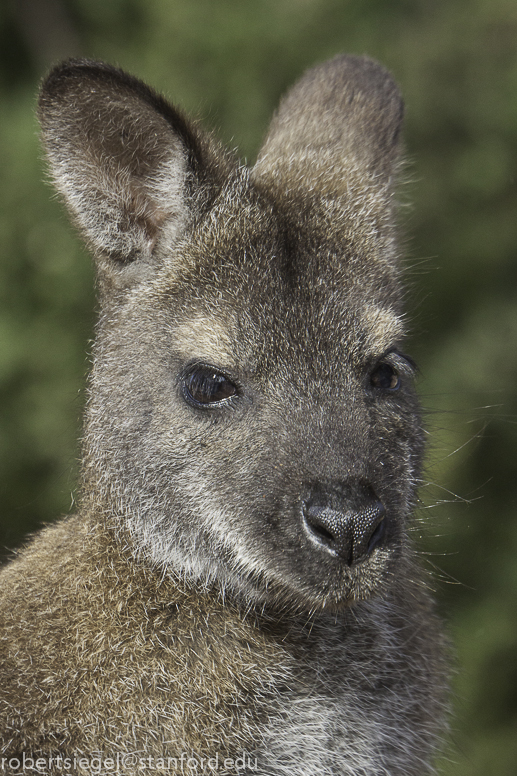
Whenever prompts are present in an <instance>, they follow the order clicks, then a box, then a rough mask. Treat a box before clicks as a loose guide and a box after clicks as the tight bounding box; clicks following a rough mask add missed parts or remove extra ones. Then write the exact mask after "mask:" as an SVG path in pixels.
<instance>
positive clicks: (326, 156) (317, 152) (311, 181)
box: [254, 55, 404, 198]
mask: <svg viewBox="0 0 517 776" xmlns="http://www.w3.org/2000/svg"><path fill="white" fill-rule="evenodd" d="M403 112H404V109H403V102H402V99H401V96H400V93H399V90H398V87H397V85H396V84H395V82H394V81H393V79H392V77H391V75H390V74H389V73H388V72H387V71H386V70H385V69H384V68H383V67H382V66H381V65H379V64H378V63H377V62H374V61H373V60H371V59H368V58H366V57H355V56H346V55H341V56H338V57H335V58H334V59H332V60H330V61H329V62H325V63H324V64H322V65H319V66H317V67H314V68H312V69H311V70H309V71H307V73H306V74H305V75H304V76H303V77H302V78H301V79H300V81H298V83H297V84H295V86H294V87H293V88H292V89H291V90H290V91H289V92H288V93H287V95H286V96H285V97H284V99H283V100H282V102H281V103H280V107H279V109H278V111H277V113H276V115H275V116H274V118H273V120H272V122H271V126H270V129H269V132H268V134H267V136H266V139H265V142H264V144H263V147H262V150H261V152H260V154H259V157H258V160H257V163H256V165H255V168H254V177H255V179H256V180H257V182H260V181H266V182H267V185H272V186H275V187H276V188H277V189H279V190H281V191H282V192H283V193H284V194H285V193H293V194H294V195H295V196H296V195H297V194H298V193H299V192H305V193H306V194H308V195H309V196H310V195H311V194H312V195H316V196H318V195H319V196H322V197H341V196H348V197H351V196H352V197H353V196H354V195H355V196H356V197H363V198H364V197H365V196H366V197H368V193H371V194H372V195H374V196H378V195H379V192H382V191H383V190H386V189H387V188H389V187H390V183H391V179H392V176H393V173H394V171H395V169H396V166H397V160H398V157H399V137H400V130H401V126H402V119H403Z"/></svg>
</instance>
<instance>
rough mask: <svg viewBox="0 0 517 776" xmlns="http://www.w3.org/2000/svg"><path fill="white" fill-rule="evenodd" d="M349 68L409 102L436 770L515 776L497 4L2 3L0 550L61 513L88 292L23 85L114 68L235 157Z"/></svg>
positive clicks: (516, 43)
mask: <svg viewBox="0 0 517 776" xmlns="http://www.w3.org/2000/svg"><path fill="white" fill-rule="evenodd" d="M341 51H346V52H351V53H357V54H369V55H370V56H372V57H375V58H376V59H378V60H380V61H381V62H383V63H384V64H385V65H386V66H387V67H388V68H389V69H390V70H391V71H392V72H393V74H394V75H395V77H396V79H397V80H398V82H399V84H400V86H401V88H402V91H403V94H404V97H405V100H406V105H407V117H406V146H407V159H408V164H407V168H406V178H407V182H406V183H405V185H404V187H403V188H402V191H401V199H402V202H403V208H402V218H401V220H402V226H403V232H404V235H405V253H406V259H405V262H406V265H407V278H408V310H409V313H410V317H409V320H410V323H411V330H412V335H411V342H410V343H409V345H408V348H407V350H408V352H411V354H412V355H413V356H414V357H415V358H416V360H417V362H418V363H419V365H420V369H421V376H420V381H419V382H420V392H421V395H422V401H423V405H424V408H425V417H426V426H427V429H428V431H429V455H428V462H427V469H426V473H425V482H424V485H423V487H422V493H421V496H422V507H421V509H420V510H419V513H418V523H417V525H416V527H415V536H416V539H417V542H418V546H419V549H420V551H421V553H422V556H423V561H424V563H425V564H426V565H427V566H428V567H429V569H430V570H431V572H432V574H433V578H434V584H435V587H436V589H437V593H438V598H439V606H440V610H441V611H442V613H443V616H444V617H445V619H446V621H447V623H448V629H449V632H450V634H451V638H452V641H453V643H454V650H455V656H456V657H455V663H456V668H455V675H454V716H453V719H452V728H451V743H450V746H449V747H448V749H447V751H446V752H445V754H444V757H443V758H442V760H441V761H440V764H439V765H440V773H441V774H442V775H443V776H453V775H454V776H467V775H468V776H492V775H493V776H515V774H517V520H516V516H517V515H516V490H517V471H516V462H517V454H516V451H517V407H516V404H517V392H516V384H517V352H516V343H517V296H516V290H517V255H516V253H517V207H516V206H517V188H516V172H517V3H516V2H515V0H368V2H364V0H249V1H247V0H3V2H2V4H1V5H0V103H1V104H0V181H1V186H0V298H1V301H0V394H1V400H0V491H1V496H0V499H1V500H0V503H1V515H0V528H1V531H0V547H1V548H2V549H3V548H6V547H14V546H16V545H17V544H19V543H20V542H21V540H22V538H23V536H24V535H25V534H26V533H27V532H30V531H33V530H35V529H36V528H37V527H38V526H40V525H41V524H42V523H44V522H48V521H50V520H53V519H55V517H56V516H58V515H60V514H63V513H66V512H68V511H69V510H70V509H73V500H74V496H73V493H74V488H75V482H76V475H77V463H76V462H77V456H78V446H77V439H78V436H79V435H80V417H81V413H82V407H83V402H84V381H85V375H86V373H87V370H88V357H87V352H88V341H89V339H90V338H91V336H92V326H93V321H94V310H95V299H94V294H93V289H92V277H93V274H92V268H91V265H90V260H89V258H88V256H87V254H86V252H85V250H84V249H83V248H82V247H81V245H80V244H79V242H78V240H77V239H76V236H75V234H74V232H73V230H72V229H71V227H70V226H69V224H68V220H67V217H66V214H65V213H64V210H63V208H62V207H61V206H60V204H59V203H58V202H57V201H56V200H55V197H54V196H53V192H52V190H51V188H50V186H49V185H48V184H47V183H45V182H44V177H45V176H44V166H43V164H42V161H41V153H40V150H39V147H38V139H37V127H36V123H35V120H34V106H35V94H36V91H37V87H38V82H39V80H40V78H41V77H42V75H43V74H44V73H45V71H46V70H47V69H48V67H49V66H50V65H51V64H52V63H54V62H56V61H58V60H60V59H62V58H65V57H68V56H88V57H95V58H99V59H105V60H107V61H109V62H112V63H116V64H119V65H120V66H121V67H123V68H125V69H127V70H129V71H131V72H133V73H134V74H135V75H138V76H139V77H140V78H142V79H144V80H146V81H148V82H149V83H150V84H152V85H153V86H154V87H156V88H157V89H159V90H161V91H163V92H164V93H165V94H166V95H167V96H168V97H169V98H170V99H171V100H172V101H173V102H175V103H176V104H178V105H179V106H181V107H183V108H184V109H185V110H186V111H187V112H189V113H190V114H193V115H194V116H196V117H198V118H200V119H201V120H202V121H203V123H204V124H205V125H206V126H207V127H209V128H212V129H214V131H216V132H217V134H218V135H219V136H220V137H221V138H222V140H223V141H224V142H225V143H226V144H229V145H230V146H231V147H237V148H238V149H239V150H238V153H239V154H240V156H241V158H242V159H243V160H249V161H250V162H252V161H253V160H254V157H255V155H256V152H257V149H258V147H259V145H260V141H261V138H262V136H263V135H264V132H265V130H266V127H267V124H268V120H269V118H270V116H271V113H272V111H273V110H274V108H275V106H276V104H277V102H278V99H279V97H280V95H281V94H282V92H283V91H284V90H285V89H286V88H287V87H288V86H289V85H290V84H292V82H293V81H294V80H295V79H296V78H297V77H298V76H299V75H300V74H301V73H302V72H303V70H304V69H305V68H307V67H308V66H310V65H312V64H314V63H316V62H318V61H321V60H324V59H326V58H329V57H332V56H333V55H334V54H336V53H338V52H341Z"/></svg>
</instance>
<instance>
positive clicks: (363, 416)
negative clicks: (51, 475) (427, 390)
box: [0, 56, 446, 776]
mask: <svg viewBox="0 0 517 776" xmlns="http://www.w3.org/2000/svg"><path fill="white" fill-rule="evenodd" d="M38 115H39V120H40V123H41V128H42V137H43V143H44V146H45V149H46V152H47V156H48V162H49V166H50V170H51V173H52V176H53V178H54V181H55V185H56V188H57V190H58V192H59V193H60V195H61V196H62V198H63V200H64V203H65V205H66V206H67V208H68V210H69V212H70V215H71V217H72V219H73V221H74V223H75V224H76V225H77V227H78V228H79V230H80V232H81V233H82V235H83V237H84V239H85V240H86V242H87V244H88V245H89V246H90V248H91V250H92V253H93V255H94V257H95V261H96V269H97V283H98V290H99V300H100V316H99V320H98V324H97V329H96V337H95V343H94V346H93V368H92V372H91V375H90V379H89V388H88V404H87V409H86V416H85V431H84V437H83V459H82V483H81V498H80V504H81V511H80V512H79V513H78V514H77V515H75V516H72V517H70V518H67V519H66V520H64V521H62V522H60V523H58V524H56V526H53V527H51V528H47V529H46V530H45V531H43V532H42V533H41V534H40V535H39V536H38V537H36V538H34V539H33V541H32V543H31V544H30V545H28V546H27V548H26V549H24V550H23V551H21V552H20V553H19V555H18V557H17V558H16V560H14V561H13V562H12V563H11V564H10V565H9V566H8V567H7V568H5V569H4V570H3V572H2V576H3V583H4V584H3V589H2V593H1V594H0V622H1V624H2V626H3V635H2V637H1V639H2V641H1V642H0V646H1V651H0V661H1V665H2V671H3V676H4V677H5V681H3V682H2V687H1V688H0V708H1V709H2V715H0V720H1V721H0V742H1V745H2V752H4V751H5V752H6V753H7V755H8V756H9V757H11V758H12V759H13V763H15V761H16V762H17V761H18V759H20V758H21V759H20V762H22V760H23V758H24V757H30V758H43V759H44V761H45V768H47V770H48V772H51V771H52V767H51V765H49V758H51V757H54V756H56V754H57V755H58V756H59V757H64V758H72V759H71V760H70V762H72V765H70V770H71V771H72V772H74V773H75V772H77V773H86V772H88V768H90V770H91V762H90V764H88V762H86V764H83V765H81V764H77V761H76V760H74V759H73V758H77V756H78V755H82V756H84V757H85V758H86V760H87V759H88V758H89V757H90V758H91V757H93V756H94V754H95V753H97V755H96V756H98V757H99V758H101V760H103V758H104V759H105V760H106V762H108V761H109V762H111V761H112V760H114V761H116V762H119V761H121V760H120V758H122V760H123V768H122V770H123V772H124V773H125V774H128V776H129V775H130V774H137V773H140V772H141V767H143V766H142V762H145V763H146V764H147V765H146V767H152V768H153V769H154V771H155V772H157V773H168V774H180V773H183V772H184V770H185V757H186V756H187V755H186V754H185V753H190V756H192V757H193V758H196V759H195V761H196V763H197V764H198V765H199V763H205V765H206V767H209V768H212V770H214V768H215V765H214V763H216V764H217V768H219V765H218V764H221V763H222V765H221V768H222V770H221V769H219V770H221V772H222V773H228V774H229V773H233V772H235V769H236V768H237V770H239V769H240V771H241V772H245V773H252V772H253V773H259V774H262V775H263V776H266V774H267V776H300V774H301V773H304V774H305V773H306V774H311V776H324V774H336V775H337V774H343V776H344V774H348V775H349V776H386V774H390V776H397V775H398V776H402V775H404V776H417V775H418V776H422V774H424V773H431V772H432V760H433V756H434V753H435V751H436V748H437V747H438V745H439V742H440V737H441V735H442V732H443V728H444V715H445V713H444V709H445V706H446V680H445V676H446V670H445V668H444V666H445V663H446V659H445V657H444V655H445V653H446V649H445V648H444V643H443V638H442V635H441V627H440V623H439V622H438V620H437V618H436V617H435V614H434V611H433V608H434V607H433V602H432V600H431V598H430V597H429V595H428V594H427V592H426V585H425V584H424V582H425V580H423V579H422V575H421V572H420V571H419V569H418V564H417V563H416V560H415V552H414V550H413V548H412V546H411V542H410V540H409V538H408V528H409V526H410V523H411V514H412V510H413V506H414V504H415V501H416V484H417V482H418V480H419V477H420V470H421V463H422V455H423V429H422V423H421V417H420V409H419V404H418V400H417V397H416V394H415V390H414V386H413V378H414V375H415V369H416V368H415V365H414V363H413V361H412V360H411V358H410V357H409V356H407V355H406V353H405V349H404V343H403V338H404V324H403V310H402V303H401V299H402V290H401V286H400V271H399V261H398V258H399V257H398V248H397V234H396V229H395V225H394V224H395V215H394V207H395V197H394V190H393V187H394V185H395V180H396V175H397V170H398V167H399V159H400V131H401V124H402V115H403V104H402V100H401V98H400V95H399V91H398V88H397V86H396V85H395V83H394V81H393V79H392V78H391V76H390V75H389V74H388V73H387V72H386V70H384V68H383V67H381V66H380V65H378V64H377V63H375V62H373V61H372V60H370V59H367V58H361V57H353V56H339V57H336V58H335V59H333V60H331V61H329V62H326V63H324V64H322V65H319V66H317V67H315V68H313V69H311V70H309V71H308V72H307V73H306V74H305V75H304V76H303V77H302V78H301V80H300V81H299V82H298V83H297V84H296V85H295V86H294V87H293V89H292V90H291V91H290V92H289V93H288V94H287V95H286V97H285V98H284V99H283V100H282V102H281V104H280V107H279V109H278V111H277V113H276V114H275V117H274V118H273V121H272V123H271V127H270V129H269V132H268V134H267V136H266V138H265V141H264V144H263V147H262V149H261V152H260V154H259V157H258V160H257V163H256V165H255V166H254V167H253V168H252V169H251V170H247V169H244V168H242V167H240V166H239V164H238V163H237V162H236V160H234V159H233V158H232V156H231V155H230V154H228V153H227V152H226V151H223V150H222V149H221V148H220V147H219V145H218V143H217V142H216V141H215V140H214V139H213V138H212V137H211V136H210V135H208V134H206V133H204V132H203V131H201V130H200V129H199V128H198V127H197V126H196V125H194V124H192V123H190V122H189V121H188V119H186V118H185V117H184V116H183V114H182V113H181V112H180V111H178V110H177V109H175V108H174V107H172V106H171V105H169V104H168V103H167V102H166V101H165V100H164V99H163V98H162V97H161V96H159V95H157V94H156V93H155V92H154V91H153V90H152V89H150V88H149V87H147V86H146V85H145V84H143V83H141V82H140V81H138V80H137V79H135V78H134V77H132V76H130V75H128V74H126V73H124V72H122V71H120V70H117V69H116V68H113V67H111V66H109V65H106V64H103V63H99V62H92V61H89V60H71V61H69V62H65V63H63V64H62V65H60V66H59V67H57V68H55V70H53V71H52V72H51V73H50V75H49V76H48V78H47V79H46V80H45V82H44V83H43V85H42V89H41V94H40V100H39V107H38ZM135 753H137V754H135ZM128 757H129V758H130V759H127V758H128ZM140 757H141V758H142V762H140V760H139V758H140ZM117 758H119V759H117ZM239 758H241V759H239ZM230 761H231V764H230V765H229V764H228V763H230ZM210 763H212V764H211V765H210ZM237 763H244V764H242V765H237ZM205 765H199V768H200V769H202V768H205ZM9 767H11V766H9ZM12 767H13V768H14V767H15V765H13V766H12ZM37 767H39V766H37ZM67 767H68V766H67ZM105 767H106V769H109V767H110V766H109V765H106V766H105ZM217 768H216V769H217Z"/></svg>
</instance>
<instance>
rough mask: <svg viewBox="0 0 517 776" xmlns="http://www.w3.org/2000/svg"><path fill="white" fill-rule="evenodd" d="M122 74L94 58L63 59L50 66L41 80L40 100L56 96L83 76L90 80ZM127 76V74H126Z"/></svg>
mask: <svg viewBox="0 0 517 776" xmlns="http://www.w3.org/2000/svg"><path fill="white" fill-rule="evenodd" d="M117 74H118V75H119V77H120V76H124V75H125V74H124V73H123V72H122V71H121V70H118V69H117V68H116V67H113V66H112V65H108V64H106V63H105V62H101V61H99V60H94V59H65V60H64V61H63V62H60V63H59V64H58V65H56V66H55V67H53V68H52V70H50V72H49V73H48V75H47V76H46V77H45V78H44V79H43V81H42V82H41V88H40V102H41V100H44V99H45V98H46V97H47V96H48V97H52V96H57V95H58V94H59V92H62V91H64V87H65V85H67V84H68V85H69V84H70V83H71V82H72V81H73V80H75V79H81V80H83V81H84V79H85V77H86V78H90V79H92V80H99V79H103V78H104V79H105V78H106V76H111V77H113V76H116V75H117ZM126 78H127V76H126Z"/></svg>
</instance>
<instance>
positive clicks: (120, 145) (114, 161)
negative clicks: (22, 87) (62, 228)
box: [38, 60, 225, 286]
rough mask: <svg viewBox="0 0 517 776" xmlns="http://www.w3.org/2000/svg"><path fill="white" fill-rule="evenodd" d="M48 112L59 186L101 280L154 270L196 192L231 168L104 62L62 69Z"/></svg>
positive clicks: (120, 282) (49, 83)
mask: <svg viewBox="0 0 517 776" xmlns="http://www.w3.org/2000/svg"><path fill="white" fill-rule="evenodd" d="M38 117H39V120H40V123H41V128H42V135H43V141H44V145H45V148H46V151H47V154H48V158H49V162H50V168H51V172H52V175H53V178H54V181H55V184H56V187H57V189H58V191H59V192H60V193H61V195H62V196H63V198H64V200H65V203H66V205H67V207H68V209H69V211H70V212H71V214H72V217H73V219H74V221H75V222H76V223H77V225H78V226H79V228H80V230H81V232H82V233H83V235H84V236H85V238H86V240H87V242H88V243H89V245H90V247H91V248H92V249H93V251H94V253H95V254H96V257H97V264H98V271H99V276H100V281H101V284H102V282H103V281H104V282H105V283H106V282H107V283H108V284H113V283H115V285H117V286H124V285H128V284H130V283H131V282H134V279H135V277H141V276H142V273H143V274H144V276H145V275H146V273H147V272H148V271H149V270H150V269H151V268H152V266H153V262H154V257H153V250H154V247H155V244H156V241H157V238H158V236H159V235H160V234H161V233H162V231H163V230H166V232H167V239H168V241H169V245H172V246H173V245H174V242H175V241H176V240H177V239H178V238H179V236H180V235H181V234H182V231H183V230H184V229H185V226H186V224H187V223H188V222H189V220H190V218H191V216H192V214H193V210H194V209H195V208H196V197H197V198H198V199H199V197H201V196H206V192H207V189H208V188H209V187H208V186H207V185H206V184H207V181H208V180H209V179H210V181H211V182H212V183H214V184H215V182H216V180H217V178H218V176H219V177H221V176H220V174H221V171H222V169H223V168H224V167H225V164H224V162H223V159H222V158H221V160H220V161H221V164H220V169H217V165H218V162H217V160H216V159H215V157H214V155H213V154H212V153H211V151H210V149H209V146H210V141H209V139H208V137H206V136H202V135H201V134H199V133H198V132H197V131H196V130H195V129H194V127H192V126H191V125H189V124H188V123H187V121H186V120H185V119H184V118H183V116H182V115H181V114H180V113H179V112H178V111H177V110H175V109H174V108H172V107H171V106H170V105H169V104H168V103H167V102H166V101H165V100H164V99H163V98H162V97H160V96H159V95H157V94H156V93H155V92H153V91H152V90H151V89H149V88H148V87H147V86H146V85H145V84H143V83H142V82H140V81H138V80H137V79H136V78H133V77H132V76H129V75H127V74H126V73H124V72H122V71H121V70H118V69H116V68H114V67H111V66H109V65H106V64H104V63H102V62H91V61H88V60H70V61H68V62H65V63H64V64H62V65H60V66H58V67H57V68H55V69H54V70H53V71H52V72H51V73H50V75H49V76H48V78H47V79H46V81H45V82H44V83H43V86H42V89H41V94H40V99H39V105H38ZM197 205H199V203H197Z"/></svg>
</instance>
